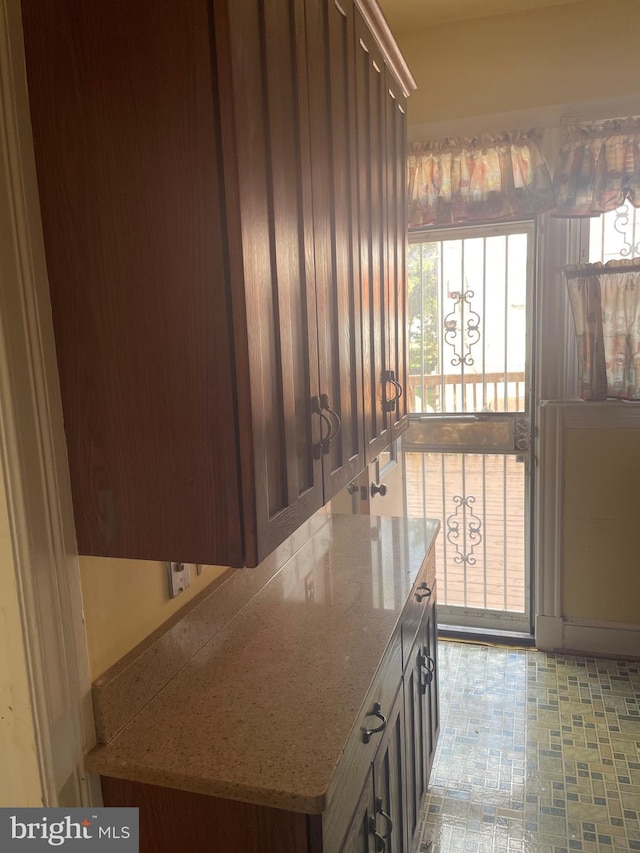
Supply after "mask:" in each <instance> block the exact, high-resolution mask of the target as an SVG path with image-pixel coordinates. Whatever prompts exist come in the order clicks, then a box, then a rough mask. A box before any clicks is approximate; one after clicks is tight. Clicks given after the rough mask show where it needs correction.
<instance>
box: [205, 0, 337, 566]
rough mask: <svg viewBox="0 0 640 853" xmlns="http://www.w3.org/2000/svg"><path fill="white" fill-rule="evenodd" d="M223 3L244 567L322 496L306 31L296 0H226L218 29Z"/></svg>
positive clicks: (220, 32)
mask: <svg viewBox="0 0 640 853" xmlns="http://www.w3.org/2000/svg"><path fill="white" fill-rule="evenodd" d="M224 12H225V10H224V7H223V4H219V3H215V4H214V16H215V31H216V48H217V54H218V62H219V65H220V67H221V68H222V80H221V86H222V88H224V86H225V83H227V82H228V83H229V84H230V86H229V90H228V92H227V94H226V97H227V98H228V99H229V101H228V104H227V105H225V104H224V103H223V114H224V108H225V106H228V110H229V113H228V115H233V116H234V127H233V133H232V134H231V133H230V134H229V136H228V138H225V139H224V142H225V143H227V142H228V143H229V144H228V146H227V147H226V148H225V154H226V164H227V170H228V171H227V177H228V192H227V199H226V200H227V210H228V215H229V217H230V220H231V222H232V223H233V224H235V223H237V225H238V227H237V228H232V229H231V230H230V233H231V235H236V236H239V237H240V240H239V241H236V242H235V243H233V242H232V244H231V253H232V256H231V288H232V299H233V302H234V306H235V307H236V309H238V313H237V319H238V322H237V324H236V326H237V327H240V329H241V330H242V333H244V331H245V329H246V335H245V336H243V339H239V338H238V337H237V338H236V345H237V347H238V348H239V349H241V348H244V347H246V348H247V352H248V363H249V375H250V386H249V387H247V386H244V387H242V386H239V387H238V389H237V395H238V409H239V412H240V416H241V419H242V415H243V412H247V411H250V414H251V418H250V424H249V427H248V429H247V431H246V433H245V434H243V439H244V441H243V444H242V445H241V465H242V468H243V475H244V478H243V479H244V489H243V498H244V501H245V506H244V510H245V520H246V524H245V530H246V534H247V542H246V546H247V562H248V564H249V565H253V564H255V562H256V561H257V560H261V559H263V558H264V557H265V556H266V555H267V554H268V553H269V552H270V551H272V550H273V548H274V547H275V546H276V545H277V544H278V543H280V542H281V541H282V540H283V539H285V538H286V537H287V536H288V535H290V534H291V533H293V531H294V530H296V528H298V527H299V526H300V524H301V523H302V521H304V520H305V519H306V518H308V517H309V516H310V515H311V514H312V512H313V511H314V510H315V509H317V508H318V507H320V506H321V505H322V503H323V493H322V465H321V458H320V455H319V452H318V451H319V443H320V435H321V423H323V424H324V422H323V421H321V417H320V415H319V414H318V413H316V412H315V411H314V398H316V399H317V398H318V396H319V386H318V349H317V332H316V303H315V276H314V235H313V210H312V191H311V167H310V159H311V157H310V140H309V104H308V87H307V63H306V54H305V42H306V38H305V36H306V33H305V16H304V3H303V0H294V2H290V0H269V2H266V0H243V2H241V3H238V2H232V3H229V4H228V7H227V9H226V12H227V13H228V16H229V17H228V29H227V21H226V20H225V15H224ZM228 46H230V50H228ZM225 62H228V65H227V66H226V67H225V66H224V63H225ZM231 164H233V165H234V166H235V170H236V172H237V174H235V175H233V170H232V169H231V168H230V167H231ZM235 185H237V187H238V193H237V197H236V195H235V193H234V187H235ZM238 354H239V355H241V351H240V352H238ZM241 426H242V421H241ZM323 429H324V432H323V435H326V434H327V430H328V426H326V425H324V427H323ZM249 460H252V462H250V461H249Z"/></svg>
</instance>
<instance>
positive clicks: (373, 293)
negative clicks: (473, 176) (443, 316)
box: [356, 11, 409, 461]
mask: <svg viewBox="0 0 640 853" xmlns="http://www.w3.org/2000/svg"><path fill="white" fill-rule="evenodd" d="M356 41H357V45H356V113H357V121H358V142H357V144H358V165H359V173H358V193H359V195H358V197H359V215H360V239H359V242H360V264H361V286H362V341H363V344H362V346H363V363H364V368H363V376H364V425H365V444H366V457H367V461H370V460H371V459H373V458H375V457H376V456H378V454H379V453H380V451H382V450H384V449H385V448H386V447H387V446H388V445H389V444H390V443H391V442H392V441H395V440H396V438H398V436H399V435H401V434H402V432H404V430H405V429H406V428H407V427H408V425H409V416H408V407H407V395H406V394H405V387H406V371H407V343H408V342H407V330H406V317H407V281H406V240H407V227H406V89H403V88H402V86H401V85H400V83H399V82H398V80H397V79H396V78H395V76H394V75H393V74H392V73H391V71H390V70H389V68H388V67H387V65H386V63H385V59H384V57H383V56H382V53H381V50H380V48H379V46H378V44H377V42H376V40H375V39H374V37H373V35H372V33H371V31H370V29H369V27H368V26H367V23H366V21H365V20H364V18H363V16H362V15H361V14H360V12H359V11H357V12H356Z"/></svg>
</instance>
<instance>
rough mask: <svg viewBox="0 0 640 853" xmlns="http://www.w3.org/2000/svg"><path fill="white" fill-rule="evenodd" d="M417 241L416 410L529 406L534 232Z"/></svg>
mask: <svg viewBox="0 0 640 853" xmlns="http://www.w3.org/2000/svg"><path fill="white" fill-rule="evenodd" d="M425 238H426V235H425V237H422V238H421V241H420V242H417V238H413V239H412V241H411V242H410V244H409V256H408V259H409V264H408V268H409V277H408V278H409V357H410V365H409V383H408V393H409V404H410V407H411V411H412V412H416V413H424V414H429V413H433V414H439V413H442V414H454V413H464V412H492V411H494V412H499V411H508V412H516V411H523V410H524V409H525V372H524V371H525V357H526V332H527V330H526V294H527V274H528V271H527V262H526V261H527V234H525V233H509V234H491V235H487V236H469V237H464V238H462V239H444V238H443V239H435V238H429V239H428V240H427V239H425Z"/></svg>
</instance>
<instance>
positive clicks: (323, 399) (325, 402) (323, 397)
mask: <svg viewBox="0 0 640 853" xmlns="http://www.w3.org/2000/svg"><path fill="white" fill-rule="evenodd" d="M320 407H321V408H322V409H323V410H324V411H325V412H329V415H330V416H331V417H332V418H334V421H335V429H334V428H333V426H332V427H331V432H330V433H329V437H328V438H327V441H331V439H332V438H335V437H336V436H337V435H338V433H339V432H340V430H341V429H342V421H341V420H340V415H339V414H338V413H337V412H336V411H335V409H332V408H331V406H330V405H329V395H328V394H320Z"/></svg>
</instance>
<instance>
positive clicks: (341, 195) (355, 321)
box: [306, 0, 365, 501]
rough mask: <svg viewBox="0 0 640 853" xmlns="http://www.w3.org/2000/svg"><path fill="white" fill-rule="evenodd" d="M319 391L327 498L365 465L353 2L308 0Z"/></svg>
mask: <svg viewBox="0 0 640 853" xmlns="http://www.w3.org/2000/svg"><path fill="white" fill-rule="evenodd" d="M306 6H307V31H308V38H307V49H308V63H309V92H310V122H311V163H312V178H313V224H314V235H315V262H316V298H317V310H318V316H317V321H318V355H319V367H320V393H321V398H322V403H323V406H324V411H325V414H326V416H327V417H328V419H329V421H330V422H331V433H330V434H331V435H332V438H331V439H330V441H328V442H327V443H326V445H325V447H324V451H326V452H323V454H322V461H323V475H324V499H325V501H328V500H329V499H330V498H332V497H333V496H334V495H335V494H336V493H337V492H338V491H340V490H341V489H343V488H344V487H345V486H346V485H347V484H348V483H349V482H350V481H351V480H353V479H354V477H356V476H357V475H358V474H359V473H360V471H361V470H362V469H363V468H364V464H365V463H364V446H363V427H362V361H361V329H360V286H359V270H358V261H359V257H358V220H357V174H356V109H355V61H354V50H353V45H354V8H353V2H352V0H340V2H339V3H338V2H333V0H330V2H326V0H307V4H306Z"/></svg>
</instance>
